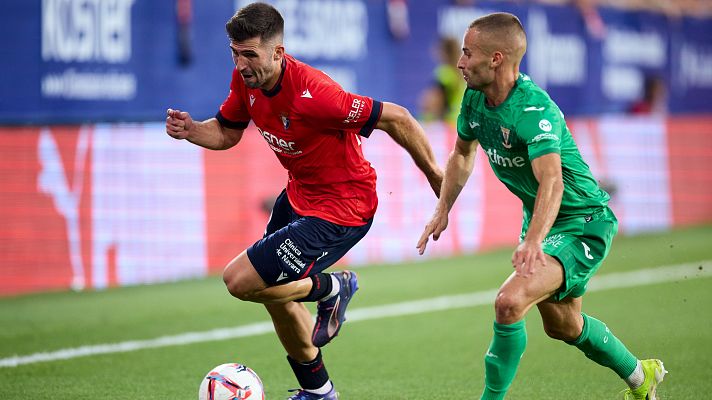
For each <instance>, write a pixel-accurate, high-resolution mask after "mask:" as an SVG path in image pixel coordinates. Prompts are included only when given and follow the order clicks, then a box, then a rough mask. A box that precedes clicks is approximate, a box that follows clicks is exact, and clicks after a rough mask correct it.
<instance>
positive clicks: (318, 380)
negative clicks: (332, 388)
mask: <svg viewBox="0 0 712 400" xmlns="http://www.w3.org/2000/svg"><path fill="white" fill-rule="evenodd" d="M287 360H288V361H289V365H291V366H292V371H294V376H296V377H297V382H299V385H300V386H301V387H302V389H305V390H309V389H319V388H320V387H322V386H324V385H325V384H326V383H327V382H328V381H329V373H328V372H326V367H325V366H324V362H323V361H322V360H321V350H319V353H317V355H316V358H315V359H313V360H311V361H309V362H306V363H301V362H299V361H296V360H295V359H293V358H292V357H290V356H287Z"/></svg>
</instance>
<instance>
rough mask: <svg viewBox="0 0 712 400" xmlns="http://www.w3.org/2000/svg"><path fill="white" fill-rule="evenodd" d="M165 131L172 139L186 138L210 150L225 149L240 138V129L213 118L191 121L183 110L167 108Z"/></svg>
mask: <svg viewBox="0 0 712 400" xmlns="http://www.w3.org/2000/svg"><path fill="white" fill-rule="evenodd" d="M166 113H167V114H168V116H167V117H166V133H168V135H169V136H170V137H172V138H174V139H186V140H188V141H189V142H191V143H194V144H197V145H198V146H202V147H205V148H206V149H211V150H227V149H229V148H231V147H233V146H234V145H236V144H237V143H238V142H239V141H240V139H242V132H243V130H242V129H230V128H226V127H224V126H222V125H220V122H218V120H217V119H215V118H210V119H208V120H205V121H202V122H201V121H193V118H191V116H190V114H188V113H187V112H185V111H180V110H173V109H170V108H169V109H168V110H167V112H166Z"/></svg>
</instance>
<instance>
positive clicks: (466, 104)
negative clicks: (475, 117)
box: [457, 89, 477, 142]
mask: <svg viewBox="0 0 712 400" xmlns="http://www.w3.org/2000/svg"><path fill="white" fill-rule="evenodd" d="M473 95H474V94H473V91H472V90H471V89H467V90H466V91H465V94H464V95H463V97H462V103H461V104H460V114H458V116H457V136H459V137H460V139H462V140H465V141H468V142H471V141H473V140H477V136H476V135H475V129H474V128H475V127H477V125H475V122H476V121H470V119H472V117H471V109H472V107H471V105H470V104H471V102H472V97H473ZM470 124H472V126H470Z"/></svg>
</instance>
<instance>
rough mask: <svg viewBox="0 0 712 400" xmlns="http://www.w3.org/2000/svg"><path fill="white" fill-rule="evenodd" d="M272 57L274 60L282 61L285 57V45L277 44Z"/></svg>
mask: <svg viewBox="0 0 712 400" xmlns="http://www.w3.org/2000/svg"><path fill="white" fill-rule="evenodd" d="M272 57H273V59H274V61H281V60H282V57H284V46H283V45H281V44H278V45H276V46H275V47H274V53H273V55H272Z"/></svg>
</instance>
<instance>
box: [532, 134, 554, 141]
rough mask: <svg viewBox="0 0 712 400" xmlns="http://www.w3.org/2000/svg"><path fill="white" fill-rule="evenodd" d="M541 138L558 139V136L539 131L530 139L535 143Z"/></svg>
mask: <svg viewBox="0 0 712 400" xmlns="http://www.w3.org/2000/svg"><path fill="white" fill-rule="evenodd" d="M541 140H559V137H558V136H556V135H554V134H553V133H540V134H538V135H536V136H534V138H533V139H532V142H534V143H536V142H539V141H541Z"/></svg>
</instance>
